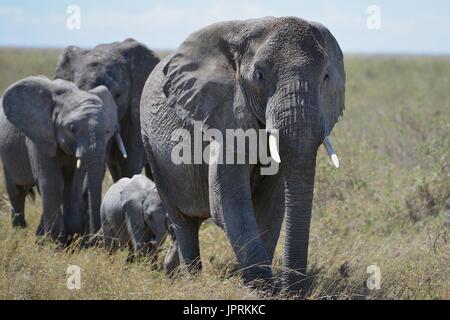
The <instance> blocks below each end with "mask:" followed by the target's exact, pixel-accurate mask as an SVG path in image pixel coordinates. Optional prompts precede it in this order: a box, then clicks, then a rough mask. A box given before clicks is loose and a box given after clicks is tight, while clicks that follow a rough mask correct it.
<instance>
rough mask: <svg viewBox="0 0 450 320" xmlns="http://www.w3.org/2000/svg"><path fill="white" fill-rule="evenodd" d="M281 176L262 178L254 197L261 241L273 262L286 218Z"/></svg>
mask: <svg viewBox="0 0 450 320" xmlns="http://www.w3.org/2000/svg"><path fill="white" fill-rule="evenodd" d="M282 180H283V179H282V177H281V176H280V175H273V176H262V177H260V180H259V181H258V188H257V189H256V191H255V193H254V196H253V208H254V210H255V217H256V222H257V223H258V228H259V232H260V234H261V240H262V242H263V245H264V247H265V248H266V251H267V254H268V255H269V258H270V261H271V262H272V260H273V255H274V252H275V248H276V246H277V242H278V238H279V236H280V230H281V225H282V224H283V218H284V189H283V181H282Z"/></svg>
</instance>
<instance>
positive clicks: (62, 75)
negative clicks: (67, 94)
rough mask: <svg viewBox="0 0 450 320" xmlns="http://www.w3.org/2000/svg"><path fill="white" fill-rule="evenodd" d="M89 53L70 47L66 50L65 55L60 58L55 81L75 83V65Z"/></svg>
mask: <svg viewBox="0 0 450 320" xmlns="http://www.w3.org/2000/svg"><path fill="white" fill-rule="evenodd" d="M86 52H88V51H87V50H83V49H81V48H79V47H76V46H68V47H67V48H65V49H64V51H63V53H62V54H61V55H60V56H59V59H58V63H57V67H56V72H55V79H65V80H68V81H74V70H73V68H74V63H75V60H77V59H78V57H79V56H80V55H82V54H84V53H86Z"/></svg>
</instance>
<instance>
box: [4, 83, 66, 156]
mask: <svg viewBox="0 0 450 320" xmlns="http://www.w3.org/2000/svg"><path fill="white" fill-rule="evenodd" d="M53 87H54V85H53V84H52V82H51V81H50V80H49V79H47V78H45V77H28V78H25V79H23V80H20V81H18V82H16V83H14V84H13V85H11V86H10V87H9V88H8V89H7V90H6V92H5V95H4V97H3V110H4V112H5V115H6V118H7V119H8V120H9V121H10V122H11V123H12V124H13V125H14V126H16V127H17V128H18V129H20V130H21V131H22V132H23V133H24V134H25V135H26V136H27V137H28V138H29V139H30V140H31V141H32V142H33V143H34V144H35V145H36V146H37V148H38V149H39V150H40V151H41V152H43V153H44V154H46V155H47V156H54V155H55V154H56V148H57V143H56V138H55V133H54V127H53V120H52V116H53V109H54V107H55V104H56V102H55V99H54V94H53V90H54V88H53Z"/></svg>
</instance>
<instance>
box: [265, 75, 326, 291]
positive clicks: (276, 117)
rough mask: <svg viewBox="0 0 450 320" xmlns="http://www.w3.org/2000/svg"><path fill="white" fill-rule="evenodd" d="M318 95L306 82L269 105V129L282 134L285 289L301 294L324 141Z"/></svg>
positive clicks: (287, 89)
mask: <svg viewBox="0 0 450 320" xmlns="http://www.w3.org/2000/svg"><path fill="white" fill-rule="evenodd" d="M317 97H318V93H317V92H315V89H314V88H311V87H310V88H309V87H308V83H307V82H306V81H293V82H288V83H287V84H285V85H284V86H280V89H279V90H277V92H276V94H275V95H274V97H273V99H272V101H271V103H270V104H269V105H268V110H267V113H266V116H267V123H266V124H267V128H268V130H269V132H270V131H272V130H273V129H277V130H278V134H279V147H280V158H281V174H282V175H283V178H284V188H285V189H284V195H285V222H286V239H285V249H284V267H285V272H284V276H283V279H284V285H285V287H286V289H288V290H289V291H293V292H298V291H299V290H300V288H301V283H300V282H301V280H302V279H303V278H304V277H305V273H306V267H307V259H308V241H309V227H310V222H311V208H312V199H313V191H314V176H315V164H316V154H317V149H318V147H319V145H320V143H321V141H322V140H323V138H322V135H323V127H322V125H321V119H320V112H319V108H318V98H317Z"/></svg>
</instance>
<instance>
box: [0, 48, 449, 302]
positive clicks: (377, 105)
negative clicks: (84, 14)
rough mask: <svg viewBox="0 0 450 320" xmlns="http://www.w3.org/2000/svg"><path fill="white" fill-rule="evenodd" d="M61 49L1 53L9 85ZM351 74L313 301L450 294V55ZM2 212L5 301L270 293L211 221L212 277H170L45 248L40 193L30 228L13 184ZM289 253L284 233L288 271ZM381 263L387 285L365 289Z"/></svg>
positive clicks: (327, 179)
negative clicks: (39, 229)
mask: <svg viewBox="0 0 450 320" xmlns="http://www.w3.org/2000/svg"><path fill="white" fill-rule="evenodd" d="M58 53H59V52H58V51H57V50H24V49H22V50H21V49H0V91H2V92H3V90H4V89H5V88H6V87H7V86H8V85H9V84H11V83H13V82H14V81H16V80H18V79H20V78H23V77H25V76H27V75H31V74H45V75H47V76H49V77H51V76H52V74H53V72H54V69H55V64H56V61H57V57H58ZM346 71H347V97H346V111H345V113H344V117H343V119H342V120H341V121H340V122H339V123H338V124H337V126H336V128H335V130H334V132H333V137H332V138H333V142H334V145H335V148H336V150H337V152H338V155H339V157H340V161H341V168H339V170H336V169H334V168H333V167H332V166H331V165H330V161H329V159H328V157H327V156H326V153H325V151H324V150H323V148H321V149H320V150H319V157H318V167H317V178H316V189H315V199H314V208H313V210H314V213H313V221H312V229H311V241H310V263H309V266H310V277H309V280H310V281H309V290H308V294H307V295H306V298H309V299H323V298H334V299H364V298H365V299H436V298H437V299H444V298H447V299H448V298H450V234H449V230H450V170H449V169H450V163H449V162H450V152H449V150H450V139H449V136H450V89H449V88H450V57H381V56H380V57H376V56H348V57H347V58H346ZM1 174H3V173H1ZM1 178H2V177H1ZM2 180H3V178H2ZM108 183H110V181H109V180H108V182H107V184H108ZM0 212H1V215H0V299H56V298H57V299H86V298H93V299H103V298H105V299H149V298H150V299H248V298H257V297H259V296H258V294H257V293H256V292H253V291H251V290H250V289H248V288H246V287H245V286H243V284H242V281H241V279H240V278H239V277H237V276H231V273H232V270H233V268H234V266H235V260H234V257H233V254H232V251H231V248H230V246H229V244H228V240H227V239H226V237H225V235H224V233H223V232H222V231H221V230H219V229H218V228H217V227H216V226H214V225H213V224H211V223H207V224H204V225H203V227H202V230H201V233H200V237H201V252H202V260H203V263H204V271H203V272H202V274H201V275H199V276H196V277H192V278H189V277H187V276H186V277H180V278H177V279H174V280H170V279H167V278H166V277H165V276H164V275H163V273H162V272H161V271H160V270H156V271H152V270H150V267H149V264H148V263H145V262H144V263H139V264H126V263H125V258H126V252H119V253H118V254H117V255H115V256H111V257H110V256H108V255H107V254H105V253H104V252H103V250H101V249H89V250H82V251H77V252H75V253H65V252H59V251H58V250H57V249H56V248H55V246H54V245H52V244H47V245H36V244H35V236H34V230H35V228H36V225H37V222H38V219H39V212H40V203H39V200H37V202H36V203H34V204H33V203H30V202H28V203H27V219H28V222H29V228H28V229H27V230H13V229H12V228H11V226H10V220H9V204H8V201H7V195H6V191H5V188H4V185H3V183H1V184H0ZM282 250H283V239H280V241H279V246H278V248H277V253H276V257H275V261H274V265H275V271H276V273H277V274H278V273H279V272H280V269H281V267H282ZM162 258H163V257H160V259H162ZM70 264H75V265H78V266H80V267H81V269H82V273H81V290H68V289H67V286H66V281H67V275H66V270H67V267H68V265H70ZM372 264H376V265H377V266H379V268H380V271H381V289H379V290H369V289H368V288H367V287H366V285H365V282H366V280H367V278H368V277H369V276H370V274H368V273H367V267H368V266H369V265H372ZM276 298H282V296H277V297H276Z"/></svg>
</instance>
